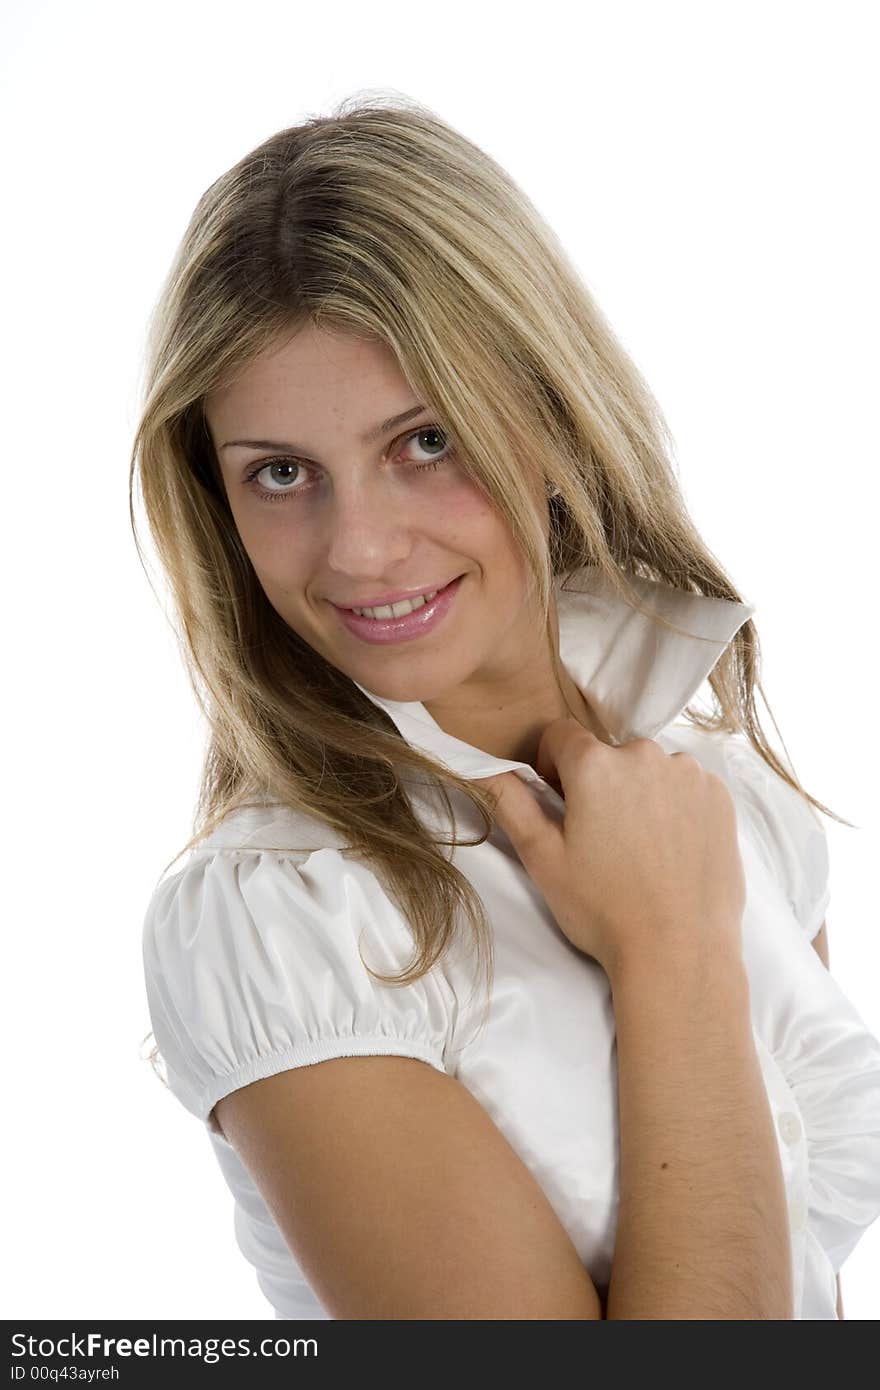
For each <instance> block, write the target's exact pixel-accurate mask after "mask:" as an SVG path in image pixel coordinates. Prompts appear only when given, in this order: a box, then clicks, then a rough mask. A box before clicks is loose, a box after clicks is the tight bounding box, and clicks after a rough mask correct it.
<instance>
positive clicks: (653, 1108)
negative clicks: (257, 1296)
mask: <svg viewBox="0 0 880 1390" xmlns="http://www.w3.org/2000/svg"><path fill="white" fill-rule="evenodd" d="M669 443H670V441H669V437H668V432H667V431H666V428H665V426H664V424H663V420H662V416H661V414H660V412H659V410H658V408H657V406H656V404H655V402H654V401H653V399H652V397H651V395H650V393H649V391H648V389H647V388H646V386H645V384H644V383H643V381H642V380H641V379H640V377H639V375H638V373H637V371H636V369H635V368H634V366H633V364H632V363H631V362H630V361H629V359H628V358H627V356H626V355H625V353H624V352H623V350H622V349H621V347H620V345H619V344H618V343H617V341H616V340H615V337H614V335H613V334H612V332H611V330H610V329H609V327H608V325H607V324H606V323H605V322H604V320H603V318H602V317H601V315H600V313H599V311H598V310H597V308H596V306H595V305H594V303H593V302H592V300H591V298H590V296H589V294H588V292H587V290H586V289H585V287H584V285H583V284H582V283H581V282H580V280H579V279H578V277H577V275H576V274H575V272H574V270H573V268H572V267H571V265H570V263H569V262H568V260H567V259H566V257H565V254H564V252H563V251H562V249H561V248H560V246H559V244H558V242H557V241H556V240H555V238H554V236H553V234H552V232H551V231H550V230H549V229H548V227H547V226H546V225H545V224H544V223H543V222H542V221H541V219H540V218H539V216H538V214H537V213H536V212H535V210H534V208H533V207H532V206H531V204H530V203H529V202H528V200H527V199H526V197H525V196H524V195H523V193H522V192H521V191H520V190H519V189H518V188H517V187H516V185H515V184H514V183H513V182H512V181H511V179H510V178H509V177H508V176H507V175H506V174H505V173H504V172H503V171H502V170H501V169H500V168H499V167H498V166H497V165H496V164H494V163H493V162H492V160H491V159H489V158H488V157H487V156H486V155H485V154H484V153H482V152H481V151H480V150H479V149H477V148H475V146H474V145H473V144H471V143H470V142H469V141H468V140H467V139H465V138H464V137H463V136H462V135H460V134H459V133H457V132H456V131H454V130H453V129H450V127H449V126H448V125H446V124H445V123H444V122H442V121H440V120H439V119H437V118H436V117H435V116H434V115H433V114H432V113H430V112H428V111H426V110H425V109H424V108H422V107H421V106H419V105H417V104H416V103H407V102H400V103H397V104H391V105H388V104H371V103H370V102H369V101H367V102H360V103H356V104H346V103H344V104H343V106H342V107H341V108H339V109H337V110H336V111H335V112H334V113H333V115H331V116H328V117H319V118H314V119H312V120H309V121H307V122H306V123H305V124H303V125H301V126H297V127H294V128H292V129H289V130H284V131H282V132H280V133H279V134H277V135H275V136H273V137H272V138H270V139H268V140H266V141H265V142H264V143H263V144H261V145H260V146H259V147H258V148H257V149H255V150H253V151H252V152H251V153H250V154H248V155H247V156H245V157H244V158H243V159H241V160H240V161H239V163H238V164H236V165H235V167H233V168H232V169H230V170H229V171H228V172H227V173H225V174H223V175H222V176H221V177H220V178H219V179H218V180H217V181H216V182H215V183H214V184H212V186H211V187H210V188H209V189H208V190H207V192H206V193H205V194H204V195H203V196H202V198H201V199H200V201H199V203H198V205H197V207H196V210H195V212H194V214H193V217H192V220H191V222H190V225H189V227H188V229H187V231H186V234H185V236H184V238H183V241H182V244H181V246H180V249H179V252H178V254H177V257H176V260H175V263H174V266H173V268H172V270H171V273H170V275H169V278H168V281H167V284H166V286H165V288H164V292H163V294H162V296H161V299H160V302H159V304H158V306H157V309H156V312H155V317H154V321H153V330H152V335H151V341H150V350H149V362H148V382H147V390H146V397H145V404H144V409H143V416H142V420H141V422H140V424H139V427H138V431H137V438H136V441H135V451H134V459H133V464H134V465H135V466H136V469H137V478H138V481H139V484H140V488H141V492H142V496H143V504H144V507H145V511H146V515H147V518H148V522H149V526H150V530H151V533H152V536H153V539H154V541H155V544H156V547H157V550H158V554H159V558H160V560H161V563H162V565H163V567H164V570H165V573H166V575H167V578H168V581H169V584H170V589H171V594H172V598H173V602H174V605H175V612H176V614H177V616H178V622H179V631H180V636H181V641H182V645H183V650H184V652H185V654H186V657H187V660H188V664H189V669H190V671H191V675H192V679H193V684H194V688H195V690H196V692H197V695H198V697H199V699H200V702H201V705H202V708H203V710H204V712H205V715H206V717H207V719H208V722H209V726H210V735H211V737H210V746H209V751H208V756H207V759H206V763H205V768H204V778H203V783H202V787H201V795H200V801H199V806H198V817H197V825H196V833H195V834H194V836H193V837H192V839H191V840H190V841H189V842H188V844H187V845H186V846H185V851H187V852H188V853H187V857H186V859H185V862H184V864H183V867H180V868H178V869H177V870H176V871H175V872H173V873H169V872H168V868H170V867H171V866H168V867H166V871H165V872H164V873H163V875H162V877H161V879H160V881H159V882H158V884H157V886H156V889H155V892H154V894H153V896H152V899H151V901H150V904H149V907H148V910H147V914H146V919H145V923H144V965H145V972H146V987H147V995H148V1002H149V1009H150V1015H151V1021H152V1026H153V1036H154V1039H155V1043H156V1047H155V1048H154V1050H153V1053H152V1054H151V1056H152V1058H153V1060H154V1061H159V1062H161V1063H162V1064H163V1065H162V1066H161V1067H160V1069H159V1074H160V1076H163V1078H164V1079H165V1080H166V1081H167V1084H168V1085H169V1087H170V1089H171V1091H172V1092H173V1093H174V1095H175V1096H176V1097H177V1098H178V1100H179V1101H180V1102H181V1103H182V1104H183V1105H184V1106H185V1108H186V1109H187V1110H189V1111H190V1112H191V1113H192V1114H194V1115H195V1116H197V1117H198V1118H199V1119H200V1120H201V1121H202V1122H203V1123H204V1124H205V1125H206V1126H207V1128H208V1131H209V1133H210V1136H211V1142H212V1145H213V1148H214V1152H215V1154H216V1156H217V1160H218V1162H219V1163H220V1166H221V1168H222V1171H223V1174H224V1176H225V1178H226V1181H227V1182H228V1184H229V1187H230V1189H231V1191H232V1194H233V1196H234V1199H235V1203H236V1214H235V1233H236V1237H237V1240H238V1243H239V1245H240V1247H241V1250H242V1252H243V1253H244V1255H245V1257H246V1258H247V1259H248V1260H249V1261H250V1262H251V1263H252V1264H253V1265H254V1267H255V1268H256V1271H257V1277H258V1280H259V1283H260V1287H261V1289H262V1290H263V1292H264V1293H265V1295H266V1297H267V1299H268V1300H269V1301H270V1303H271V1304H272V1306H273V1307H274V1309H275V1312H276V1315H277V1316H278V1317H284V1318H392V1319H411V1318H510V1319H526V1318H528V1319H532V1318H602V1317H607V1318H834V1317H835V1316H838V1315H842V1314H841V1312H840V1305H839V1302H838V1289H837V1287H836V1285H835V1277H836V1275H837V1272H838V1271H839V1269H840V1267H841V1265H842V1264H843V1262H844V1260H845V1259H846V1257H847V1255H848V1254H849V1252H850V1251H851V1250H852V1249H853V1247H854V1246H855V1244H856V1242H857V1241H858V1239H859V1237H860V1235H861V1234H862V1232H863V1231H864V1230H865V1228H866V1227H867V1226H868V1225H869V1224H870V1223H871V1222H872V1221H873V1220H874V1219H875V1217H876V1216H877V1214H878V1212H880V1043H878V1041H877V1039H876V1038H875V1037H874V1036H873V1035H872V1034H871V1033H870V1032H869V1031H868V1029H867V1028H866V1027H865V1025H864V1023H863V1021H862V1019H861V1018H860V1016H859V1015H858V1013H857V1012H856V1010H855V1009H854V1008H853V1006H852V1005H851V1004H850V1002H849V1001H848V1000H847V999H846V997H845V996H844V995H843V994H842V992H841V990H840V989H839V988H838V986H837V985H836V983H835V981H834V980H833V978H832V976H831V975H830V973H829V971H828V970H827V969H826V965H827V954H826V955H824V963H823V959H822V958H820V956H821V955H822V953H823V952H824V951H826V946H825V925H824V917H825V910H826V907H827V903H828V896H829V890H828V858H827V847H826V839H825V834H824V830H823V828H822V825H821V823H820V821H819V819H818V817H817V816H816V814H815V812H814V811H813V809H812V806H817V807H819V809H822V810H825V809H826V808H825V807H823V806H822V805H821V803H820V802H817V801H814V800H813V798H812V797H810V796H808V795H807V793H806V792H805V791H804V790H803V788H801V786H800V783H799V782H798V781H797V780H796V778H795V776H794V774H793V772H792V770H791V768H790V767H787V766H786V765H785V764H784V763H783V762H782V761H781V760H780V759H779V758H778V757H777V756H776V755H775V754H774V752H773V751H772V749H771V748H770V747H769V745H768V743H767V741H766V739H765V737H764V735H763V733H762V731H761V728H760V725H759V722H758V718H757V714H756V711H755V706H754V695H755V690H756V689H760V688H761V687H760V682H759V678H758V675H759V672H758V657H759V649H758V639H757V634H756V631H755V627H754V624H753V622H752V618H751V615H752V613H753V612H754V611H755V610H754V607H753V605H751V604H749V603H747V602H744V601H743V600H742V598H741V597H740V595H739V594H738V593H737V590H736V588H735V586H734V584H733V582H732V581H731V579H730V578H729V577H728V576H727V574H726V573H725V571H724V570H723V569H722V568H721V566H720V564H719V562H718V561H717V560H716V559H715V557H714V556H713V555H712V554H711V552H710V551H709V550H708V548H707V547H706V545H705V544H704V542H703V541H702V540H701V538H700V536H699V534H698V533H697V531H696V529H695V527H694V525H693V523H692V521H691V519H690V517H689V516H688V513H687V510H686V508H685V504H684V502H683V499H682V495H681V493H680V491H679V488H678V484H677V481H676V477H675V474H674V472H673V469H672V467H671V465H670V462H669V453H668V450H669ZM707 678H708V681H709V684H710V686H711V689H712V691H713V692H714V695H715V697H716V701H717V706H716V708H715V710H714V712H713V713H712V714H711V715H709V714H706V713H705V712H702V713H701V712H700V711H698V710H697V709H695V708H692V707H691V704H690V702H691V701H692V700H693V698H694V696H695V695H696V694H697V692H698V690H699V689H700V687H701V686H702V684H703V682H704V681H705V680H706V679H707ZM811 803H812V805H811ZM183 852H184V851H181V853H183ZM178 857H179V856H178ZM175 862H176V861H172V866H173V864H174V863H175Z"/></svg>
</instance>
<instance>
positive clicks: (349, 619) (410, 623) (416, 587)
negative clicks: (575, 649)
mask: <svg viewBox="0 0 880 1390" xmlns="http://www.w3.org/2000/svg"><path fill="white" fill-rule="evenodd" d="M420 405H421V402H420V401H419V400H418V398H417V397H416V396H415V395H414V394H413V391H412V389H411V387H410V386H409V384H408V383H407V380H406V378H405V377H404V376H403V374H402V373H401V371H400V368H399V365H398V362H397V360H396V358H395V356H394V354H393V353H392V352H391V351H390V349H388V348H387V347H386V346H385V345H384V344H382V343H377V342H373V341H365V340H362V339H358V338H355V337H349V336H347V335H342V334H339V333H335V332H334V333H331V332H329V331H327V330H324V329H317V328H314V327H312V326H311V325H310V326H309V327H307V328H304V329H303V330H301V331H300V332H299V333H298V334H297V335H296V336H295V337H294V338H292V339H291V340H290V341H289V342H288V343H287V344H286V345H285V346H283V347H282V348H281V349H279V350H277V351H273V352H272V353H271V354H267V355H266V356H264V357H262V358H261V359H260V360H259V361H257V362H256V363H254V364H252V365H251V366H250V367H249V369H248V370H247V371H246V372H245V373H244V374H243V375H241V376H240V377H239V379H238V380H237V381H236V382H235V384H234V385H232V386H230V387H227V388H225V389H224V390H222V391H218V392H217V393H215V394H213V395H212V396H210V397H209V398H208V400H207V401H206V407H205V413H206V417H207V420H208V425H209V428H210V432H211V436H212V439H213V442H214V446H215V449H216V451H217V457H218V459H219V462H220V468H221V471H222V475H223V480H224V484H225V488H226V493H227V496H228V499H229V505H230V508H231V510H232V515H233V517H234V520H235V524H236V527H237V529H238V532H239V535H240V537H241V541H242V544H243V545H244V547H245V550H246V551H247V553H248V555H249V557H250V560H251V563H252V564H253V567H254V570H255V572H256V574H257V576H258V578H259V581H260V583H261V585H262V587H263V589H264V591H265V593H266V596H267V598H268V599H269V602H270V603H271V604H272V606H273V608H274V609H275V610H276V612H277V613H278V614H279V615H280V616H281V618H283V620H284V621H285V622H286V623H287V624H288V626H289V627H291V628H292V629H294V631H296V632H297V633H298V634H299V635H300V636H301V637H302V638H303V639H304V640H305V641H306V642H308V643H309V645H310V646H311V647H313V648H314V649H315V650H316V651H318V652H320V653H321V655H322V656H324V657H325V658H326V659H327V660H328V661H330V662H332V664H333V665H334V666H336V667H338V669H339V670H341V671H343V672H344V673H345V674H346V675H348V676H349V677H351V678H352V679H353V680H355V681H357V682H358V683H359V684H360V685H363V686H365V687H366V689H368V690H370V691H372V692H373V694H375V695H379V696H382V697H383V698H385V699H389V700H402V701H425V702H427V701H429V700H432V699H442V697H443V696H445V695H447V694H448V693H449V692H451V691H452V690H453V689H455V688H457V687H459V686H462V687H465V689H466V690H467V691H468V692H469V694H468V696H466V698H469V696H470V695H473V698H474V700H475V702H483V701H485V699H486V698H487V695H488V696H490V697H491V694H492V692H493V691H495V692H497V691H499V690H500V687H501V686H502V685H503V684H504V683H505V682H507V681H509V680H510V678H511V677H512V676H514V675H515V674H516V672H517V671H519V670H521V669H522V667H523V664H524V662H528V661H529V660H530V659H531V658H532V657H533V656H535V657H537V658H538V659H540V656H541V653H542V652H543V649H544V635H543V629H542V628H541V625H540V623H539V622H538V620H537V617H536V612H537V610H536V608H535V604H534V594H533V593H531V594H530V590H531V585H530V583H529V579H530V576H529V574H528V570H527V567H526V565H525V562H524V561H523V560H522V559H521V558H520V556H519V554H518V553H517V552H516V550H515V549H514V546H513V544H512V541H511V538H510V534H509V532H508V529H507V525H506V523H505V522H504V521H503V520H502V518H501V516H500V515H499V513H498V512H497V511H496V509H495V507H494V505H493V504H492V503H491V502H490V500H489V499H488V498H487V497H486V495H485V493H484V492H483V491H482V490H481V488H480V487H479V485H478V484H477V483H476V482H475V481H474V480H473V479H472V478H471V477H470V476H469V475H468V473H467V471H466V469H465V468H464V467H463V466H461V465H460V464H459V463H458V462H456V460H455V458H453V457H450V453H449V449H448V448H447V447H446V443H445V438H444V436H443V434H442V421H440V420H438V419H436V418H435V415H434V414H432V411H431V409H430V408H428V409H421V408H417V407H420ZM398 416H400V417H403V416H406V417H407V418H405V419H403V418H401V419H400V420H398V421H397V423H392V424H389V427H388V429H387V430H383V431H382V433H381V434H380V433H379V427H380V426H381V425H382V424H383V422H386V421H391V419H392V417H398ZM432 425H433V426H435V427H436V428H435V429H434V430H432V429H431V428H429V427H430V426H432ZM242 441H251V442H249V443H245V442H242ZM453 581H455V587H454V589H452V590H451V591H450V592H449V593H441V594H439V595H438V601H437V602H429V603H427V604H425V605H423V606H422V607H421V608H419V609H418V610H417V611H414V612H413V613H412V615H411V616H410V617H409V618H403V619H398V618H396V617H395V618H392V619H391V620H390V621H389V620H388V619H387V618H386V619H385V620H382V619H381V618H380V619H376V618H373V619H371V618H370V617H369V616H364V617H363V618H360V619H358V618H357V615H353V614H351V612H350V611H348V610H351V609H352V608H355V607H357V608H361V607H365V606H375V605H381V604H383V602H389V601H391V600H389V597H388V596H389V595H390V596H391V599H392V600H394V599H396V598H397V596H398V595H400V594H405V595H419V594H424V593H429V592H431V591H432V590H443V589H445V588H446V586H448V585H450V584H451V583H453Z"/></svg>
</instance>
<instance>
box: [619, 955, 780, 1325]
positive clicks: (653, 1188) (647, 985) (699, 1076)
mask: <svg viewBox="0 0 880 1390" xmlns="http://www.w3.org/2000/svg"><path fill="white" fill-rule="evenodd" d="M611 987H612V995H613V1003H614V1014H615V1022H616V1028H617V1065H618V1098H619V1114H620V1203H619V1208H618V1221H617V1242H616V1247H615V1254H614V1262H613V1268H612V1273H611V1280H610V1283H609V1288H608V1300H607V1308H606V1316H607V1317H608V1318H609V1319H611V1318H615V1319H621V1318H627V1319H641V1318H665V1319H673V1318H685V1319H700V1318H712V1319H714V1318H727V1319H752V1318H762V1319H787V1318H791V1317H792V1316H793V1303H792V1299H793V1295H792V1282H791V1249H790V1234H789V1224H788V1211H787V1206H786V1193H785V1183H784V1179H783V1176H782V1168H781V1165H780V1161H779V1151H778V1148H777V1144H776V1137H775V1132H774V1128H773V1118H772V1115H771V1112H770V1107H769V1103H768V1100H767V1094H766V1091H765V1088H764V1081H763V1077H762V1074H761V1068H760V1063H759V1060H758V1055H757V1052H756V1050H755V1046H754V1039H753V1036H752V1029H751V1022H750V1015H749V994H748V979H747V976H746V973H745V967H744V965H743V963H742V960H741V958H740V957H739V956H738V955H737V956H734V955H733V953H732V952H730V953H727V954H722V955H720V956H719V955H718V954H717V953H715V954H713V955H712V956H711V957H708V958H707V959H706V960H704V961H701V960H699V959H698V958H697V957H696V956H695V955H688V956H687V957H686V958H683V959H679V960H672V959H669V958H665V957H664V958H662V959H656V960H649V959H647V958H642V959H639V960H637V961H634V962H632V961H631V962H629V963H627V964H626V965H619V966H618V967H617V968H616V969H615V971H614V972H613V974H612V976H611Z"/></svg>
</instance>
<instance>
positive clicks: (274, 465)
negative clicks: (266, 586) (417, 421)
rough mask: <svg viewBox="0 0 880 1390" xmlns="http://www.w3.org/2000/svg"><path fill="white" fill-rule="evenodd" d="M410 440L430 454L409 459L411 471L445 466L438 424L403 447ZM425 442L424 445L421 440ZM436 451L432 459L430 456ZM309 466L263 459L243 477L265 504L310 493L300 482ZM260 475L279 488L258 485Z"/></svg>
mask: <svg viewBox="0 0 880 1390" xmlns="http://www.w3.org/2000/svg"><path fill="white" fill-rule="evenodd" d="M413 440H417V441H419V442H418V445H417V447H418V448H419V449H422V450H423V452H425V453H427V454H428V455H429V457H428V458H426V459H422V460H419V459H416V460H411V462H412V465H413V470H414V471H415V472H419V471H420V470H421V469H423V468H439V467H440V465H441V464H442V463H446V462H447V461H448V460H449V459H450V458H451V457H452V454H453V449H452V447H451V445H449V444H448V443H447V442H446V435H445V434H444V432H443V430H441V429H440V427H439V425H422V427H421V428H420V429H418V430H414V431H413V432H412V434H409V435H407V436H406V438H405V439H404V441H403V444H404V446H407V445H410V444H411V443H412V441H413ZM423 440H426V441H427V443H423V442H422V441H423ZM434 450H437V451H438V452H437V453H436V456H435V457H433V458H432V457H431V456H430V455H431V454H432V452H433V451H434ZM308 467H309V465H308V464H303V463H300V461H299V459H295V458H287V457H280V458H274V459H266V460H265V462H263V463H259V464H257V466H256V468H254V469H252V470H251V472H250V473H249V474H248V475H247V477H246V478H245V483H247V484H249V485H250V486H252V487H253V488H254V490H255V491H256V492H257V494H258V496H260V497H262V498H265V500H266V501H267V502H278V501H283V500H284V499H285V498H286V497H289V496H296V495H297V494H298V493H301V492H306V491H308V490H309V484H308V483H302V482H301V481H300V479H301V476H302V474H303V472H304V470H305V471H307V470H308ZM261 473H265V474H266V475H267V482H273V483H278V484H279V486H278V487H267V486H264V485H262V484H260V483H259V482H258V479H259V477H260V474H261Z"/></svg>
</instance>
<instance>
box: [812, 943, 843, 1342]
mask: <svg viewBox="0 0 880 1390" xmlns="http://www.w3.org/2000/svg"><path fill="white" fill-rule="evenodd" d="M813 947H814V949H815V952H816V954H817V956H818V957H819V959H820V961H821V962H822V964H823V965H824V966H825V969H826V970H829V971H830V969H831V962H830V960H829V957H828V923H827V922H823V923H822V925H821V927H820V928H819V930H818V931H817V933H816V935H815V936H814V937H813ZM837 1316H838V1318H843V1296H842V1294H841V1292H840V1275H839V1274H838V1276H837Z"/></svg>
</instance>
